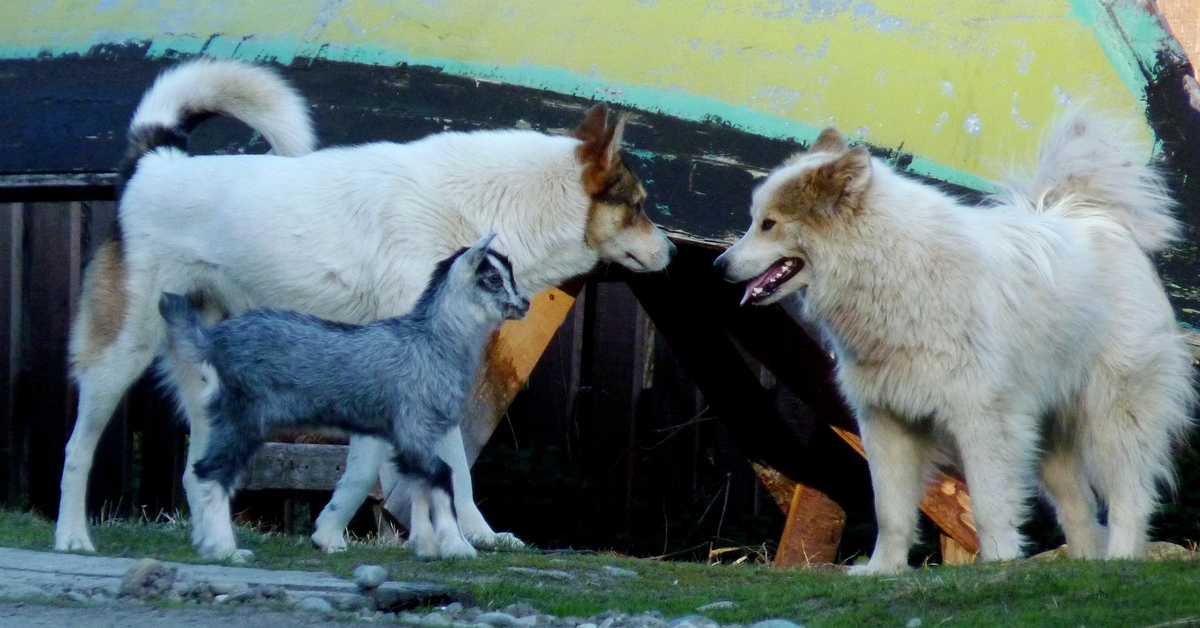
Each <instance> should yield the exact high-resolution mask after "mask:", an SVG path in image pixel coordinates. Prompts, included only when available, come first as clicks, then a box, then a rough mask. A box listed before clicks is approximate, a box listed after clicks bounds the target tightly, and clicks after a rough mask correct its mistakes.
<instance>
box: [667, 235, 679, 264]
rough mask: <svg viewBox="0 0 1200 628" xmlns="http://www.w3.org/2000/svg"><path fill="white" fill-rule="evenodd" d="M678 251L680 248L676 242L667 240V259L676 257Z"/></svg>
mask: <svg viewBox="0 0 1200 628" xmlns="http://www.w3.org/2000/svg"><path fill="white" fill-rule="evenodd" d="M678 252H679V248H678V247H676V246H675V243H674V242H672V241H670V240H667V260H673V259H675V254H676V253H678Z"/></svg>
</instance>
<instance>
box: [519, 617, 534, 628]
mask: <svg viewBox="0 0 1200 628" xmlns="http://www.w3.org/2000/svg"><path fill="white" fill-rule="evenodd" d="M537 623H538V618H537V615H526V616H524V617H518V618H517V626H520V627H521V628H533V626H536V625H537Z"/></svg>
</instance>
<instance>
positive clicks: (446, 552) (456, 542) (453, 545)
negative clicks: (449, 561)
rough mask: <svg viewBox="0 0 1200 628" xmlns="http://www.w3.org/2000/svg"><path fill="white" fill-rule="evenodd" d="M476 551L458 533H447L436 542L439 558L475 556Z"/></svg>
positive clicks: (476, 554)
mask: <svg viewBox="0 0 1200 628" xmlns="http://www.w3.org/2000/svg"><path fill="white" fill-rule="evenodd" d="M478 555H479V554H478V552H476V551H475V548H474V547H471V544H470V543H467V541H466V539H464V538H462V536H460V535H458V534H447V535H446V536H445V537H444V538H442V540H441V542H440V543H438V557H439V558H475V557H476V556H478Z"/></svg>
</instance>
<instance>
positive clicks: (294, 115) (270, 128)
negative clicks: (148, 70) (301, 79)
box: [120, 59, 316, 185]
mask: <svg viewBox="0 0 1200 628" xmlns="http://www.w3.org/2000/svg"><path fill="white" fill-rule="evenodd" d="M214 115H227V116H232V117H234V118H237V119H238V120H241V121H242V122H244V123H245V124H246V125H247V126H249V127H250V128H252V129H254V130H255V131H258V132H259V133H261V134H262V136H263V137H264V138H266V140H267V142H268V143H269V144H270V145H271V148H272V149H273V150H274V151H275V154H277V155H283V156H287V157H298V156H301V155H306V154H308V153H311V152H312V151H313V150H314V148H315V146H316V137H315V135H314V133H313V125H312V118H311V116H310V115H309V112H308V104H307V103H306V102H305V100H304V98H303V97H301V96H300V94H299V93H297V92H296V90H295V89H293V88H292V87H291V85H289V84H288V83H287V81H285V80H284V79H283V78H282V77H280V76H279V74H277V73H276V72H275V71H273V70H271V69H269V68H266V67H263V66H256V65H250V64H248V63H243V62H241V61H233V60H212V59H198V60H195V61H190V62H187V63H183V64H180V65H178V66H175V67H173V68H171V69H169V70H167V71H165V72H163V73H162V74H161V75H159V77H158V79H157V80H155V81H154V84H153V85H152V86H151V87H150V89H149V90H147V91H146V94H145V95H144V96H142V100H141V102H140V103H139V104H138V107H137V110H136V111H134V113H133V120H132V121H131V122H130V123H129V149H128V151H127V152H126V154H125V162H124V163H123V164H122V167H121V172H120V175H121V184H122V185H123V184H124V183H125V181H127V180H128V178H129V177H130V176H132V175H133V172H134V170H136V168H137V162H138V160H139V159H141V158H142V156H144V155H145V154H147V153H149V152H151V151H154V150H156V149H159V148H163V147H171V148H176V149H179V150H181V151H186V149H187V136H188V134H189V133H190V132H191V130H192V129H193V128H194V127H195V125H196V124H198V123H199V122H201V121H203V120H205V119H207V118H209V117H211V116H214Z"/></svg>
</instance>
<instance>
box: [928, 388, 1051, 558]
mask: <svg viewBox="0 0 1200 628" xmlns="http://www.w3.org/2000/svg"><path fill="white" fill-rule="evenodd" d="M955 418H956V419H958V420H956V421H954V422H950V421H947V427H948V428H949V430H950V432H951V435H953V437H954V441H955V444H956V445H957V446H958V452H959V455H960V456H961V458H962V466H963V475H964V476H966V480H967V488H968V489H969V490H970V491H971V509H972V510H973V511H974V515H975V531H976V533H977V534H978V535H979V558H980V559H981V560H1011V559H1014V558H1020V557H1021V554H1022V546H1023V545H1024V538H1023V537H1022V536H1021V532H1020V530H1019V529H1018V527H1019V526H1020V525H1021V523H1022V522H1023V521H1024V519H1025V513H1026V508H1027V506H1026V504H1027V503H1028V500H1029V496H1030V494H1031V493H1032V492H1033V486H1034V481H1033V478H1034V475H1035V468H1036V461H1035V456H1036V453H1035V452H1037V448H1038V438H1039V436H1040V431H1039V425H1038V420H1037V419H1035V418H1034V417H1032V416H1024V415H1021V414H1016V413H1009V414H1003V413H995V412H993V413H987V412H985V411H983V410H982V409H980V410H978V411H974V412H969V413H967V412H963V413H962V415H961V416H958V417H955Z"/></svg>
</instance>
